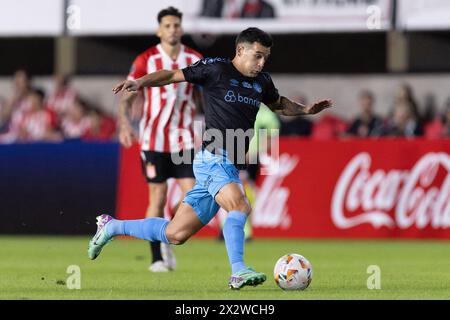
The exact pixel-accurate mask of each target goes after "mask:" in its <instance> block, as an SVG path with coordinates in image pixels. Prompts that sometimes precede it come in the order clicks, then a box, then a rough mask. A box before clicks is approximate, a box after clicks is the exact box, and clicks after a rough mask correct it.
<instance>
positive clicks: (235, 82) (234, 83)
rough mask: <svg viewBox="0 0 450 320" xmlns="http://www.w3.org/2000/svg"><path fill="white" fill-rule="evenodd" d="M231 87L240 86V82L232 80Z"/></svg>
mask: <svg viewBox="0 0 450 320" xmlns="http://www.w3.org/2000/svg"><path fill="white" fill-rule="evenodd" d="M230 86H233V87H237V86H239V81H238V80H236V79H230Z"/></svg>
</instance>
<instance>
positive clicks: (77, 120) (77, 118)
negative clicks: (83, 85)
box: [61, 98, 92, 139]
mask: <svg viewBox="0 0 450 320" xmlns="http://www.w3.org/2000/svg"><path fill="white" fill-rule="evenodd" d="M91 127H92V121H91V118H90V117H89V106H88V105H87V104H86V102H85V101H84V100H82V99H81V98H76V99H75V101H74V102H73V104H72V106H71V107H68V108H67V110H65V113H64V116H63V118H62V120H61V130H62V133H63V135H64V138H65V139H81V138H83V137H84V136H86V135H87V134H88V132H89V131H90V130H91Z"/></svg>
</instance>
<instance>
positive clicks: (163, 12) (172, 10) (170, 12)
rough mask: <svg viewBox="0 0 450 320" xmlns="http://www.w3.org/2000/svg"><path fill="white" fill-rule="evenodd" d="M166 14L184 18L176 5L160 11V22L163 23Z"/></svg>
mask: <svg viewBox="0 0 450 320" xmlns="http://www.w3.org/2000/svg"><path fill="white" fill-rule="evenodd" d="M165 16H175V17H178V18H180V21H181V19H182V18H183V14H182V13H181V12H180V11H179V10H178V9H177V8H174V7H168V8H166V9H162V10H161V11H160V12H159V13H158V23H161V20H162V18H164V17H165Z"/></svg>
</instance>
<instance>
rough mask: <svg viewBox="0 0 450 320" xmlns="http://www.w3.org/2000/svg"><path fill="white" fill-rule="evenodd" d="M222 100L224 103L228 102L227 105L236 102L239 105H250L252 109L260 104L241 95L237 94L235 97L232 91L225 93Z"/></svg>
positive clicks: (256, 100)
mask: <svg viewBox="0 0 450 320" xmlns="http://www.w3.org/2000/svg"><path fill="white" fill-rule="evenodd" d="M224 100H225V102H228V103H234V102H236V101H237V102H240V103H245V104H249V105H252V106H254V107H259V105H260V103H261V102H260V101H259V100H258V99H254V98H249V97H246V96H243V95H241V94H240V93H238V94H237V96H236V94H235V93H234V91H233V90H228V91H227V94H226V95H225V97H224Z"/></svg>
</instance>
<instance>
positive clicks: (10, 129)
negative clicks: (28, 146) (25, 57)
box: [0, 69, 31, 143]
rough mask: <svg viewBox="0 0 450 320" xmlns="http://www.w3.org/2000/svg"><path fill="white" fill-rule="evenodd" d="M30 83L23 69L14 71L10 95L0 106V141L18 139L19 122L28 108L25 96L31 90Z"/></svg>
mask: <svg viewBox="0 0 450 320" xmlns="http://www.w3.org/2000/svg"><path fill="white" fill-rule="evenodd" d="M30 83H31V80H30V76H29V75H28V73H27V72H26V71H25V70H23V69H19V70H17V71H16V72H15V73H14V75H13V79H12V95H11V97H9V98H8V99H7V100H6V103H5V106H4V107H2V109H3V111H2V114H3V115H2V116H3V121H4V124H3V126H4V127H5V128H4V131H5V133H3V134H1V135H0V143H12V142H15V141H16V140H17V139H18V135H19V130H20V124H21V123H22V122H23V118H24V115H25V113H26V111H27V110H29V104H28V102H27V96H28V94H29V93H30V90H31V85H30Z"/></svg>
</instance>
